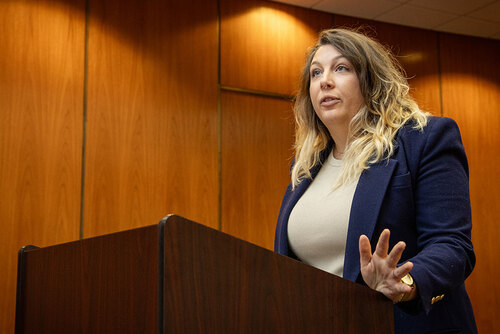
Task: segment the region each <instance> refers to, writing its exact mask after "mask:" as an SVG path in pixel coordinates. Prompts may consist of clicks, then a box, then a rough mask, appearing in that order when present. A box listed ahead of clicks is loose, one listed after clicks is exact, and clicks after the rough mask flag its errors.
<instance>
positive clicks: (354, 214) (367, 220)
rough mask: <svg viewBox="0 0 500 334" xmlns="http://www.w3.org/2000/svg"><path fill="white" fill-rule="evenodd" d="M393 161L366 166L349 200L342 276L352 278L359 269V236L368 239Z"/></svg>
mask: <svg viewBox="0 0 500 334" xmlns="http://www.w3.org/2000/svg"><path fill="white" fill-rule="evenodd" d="M396 165H397V161H396V160H394V159H389V160H388V161H387V160H384V161H381V162H378V163H375V164H372V165H370V168H368V169H366V170H364V171H363V173H361V176H360V178H359V181H358V185H357V187H356V191H355V193H354V198H353V200H352V207H351V214H350V218H349V228H348V231H347V242H346V251H345V257H344V271H343V277H344V278H345V279H348V280H350V281H356V279H357V277H358V275H359V272H360V264H359V237H360V235H362V234H364V235H366V236H367V237H368V239H370V240H371V239H372V234H373V231H374V228H375V224H376V223H377V219H378V214H379V211H380V208H381V206H382V202H383V200H384V196H385V193H386V190H387V187H388V185H389V182H390V180H391V177H392V174H393V172H394V169H395V167H396Z"/></svg>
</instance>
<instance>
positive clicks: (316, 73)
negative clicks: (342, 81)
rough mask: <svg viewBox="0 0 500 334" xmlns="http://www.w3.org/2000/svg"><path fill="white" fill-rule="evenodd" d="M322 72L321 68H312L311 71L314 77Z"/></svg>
mask: <svg viewBox="0 0 500 334" xmlns="http://www.w3.org/2000/svg"><path fill="white" fill-rule="evenodd" d="M320 74H321V71H320V70H312V71H311V76H312V77H313V78H314V77H317V76H318V75H320Z"/></svg>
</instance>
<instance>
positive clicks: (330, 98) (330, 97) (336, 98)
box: [321, 96, 339, 103]
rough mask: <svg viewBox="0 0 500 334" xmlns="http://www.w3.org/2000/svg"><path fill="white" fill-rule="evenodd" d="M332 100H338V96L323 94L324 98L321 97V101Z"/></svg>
mask: <svg viewBox="0 0 500 334" xmlns="http://www.w3.org/2000/svg"><path fill="white" fill-rule="evenodd" d="M332 101H339V98H338V97H335V96H325V97H324V98H322V99H321V103H328V102H332Z"/></svg>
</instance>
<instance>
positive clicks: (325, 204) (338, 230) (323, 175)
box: [288, 153, 358, 277]
mask: <svg viewBox="0 0 500 334" xmlns="http://www.w3.org/2000/svg"><path fill="white" fill-rule="evenodd" d="M341 169H342V160H337V159H335V158H334V157H333V154H332V153H330V155H329V157H328V159H327V161H326V162H325V163H324V164H323V166H322V167H321V169H320V171H319V173H318V175H317V176H316V178H314V180H313V181H312V182H311V184H310V185H309V187H308V188H307V190H306V191H305V193H304V194H303V195H302V197H301V198H300V199H299V201H298V202H297V204H296V205H295V207H294V208H293V210H292V212H291V214H290V219H289V221H288V241H289V244H290V247H291V249H292V250H293V252H294V253H295V255H297V257H298V258H299V259H300V260H301V261H302V262H304V263H307V264H309V265H312V266H314V267H316V268H319V269H322V270H324V271H327V272H329V273H332V274H335V275H337V276H341V277H342V272H343V269H344V254H345V246H346V239H347V227H348V225H349V215H350V211H351V206H352V199H353V197H354V191H355V190H356V186H357V184H358V180H356V181H355V182H353V183H351V184H348V185H343V186H341V187H338V188H336V189H335V190H334V189H333V188H334V187H333V186H334V184H335V182H336V180H337V177H338V175H339V174H340V171H341Z"/></svg>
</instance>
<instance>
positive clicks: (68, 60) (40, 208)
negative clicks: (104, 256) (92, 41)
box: [0, 0, 85, 333]
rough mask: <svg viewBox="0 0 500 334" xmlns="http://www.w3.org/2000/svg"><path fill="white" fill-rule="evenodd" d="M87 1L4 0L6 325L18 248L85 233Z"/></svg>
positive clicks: (0, 22) (1, 169) (0, 298)
mask: <svg viewBox="0 0 500 334" xmlns="http://www.w3.org/2000/svg"><path fill="white" fill-rule="evenodd" d="M84 8H85V6H84V1H80V0H75V1H67V3H66V4H65V5H63V4H60V3H59V2H54V1H49V0H40V1H1V2H0V268H1V270H2V275H0V333H13V332H14V311H15V295H16V275H17V252H18V250H19V249H20V248H21V247H22V246H23V245H26V244H35V245H38V246H48V245H52V244H56V243H61V242H65V241H69V240H74V239H77V238H78V233H79V229H80V179H81V156H82V128H83V112H82V110H83V108H82V101H83V64H84V61H83V55H84V52H83V51H84V31H85V30H84V28H85V10H84Z"/></svg>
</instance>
